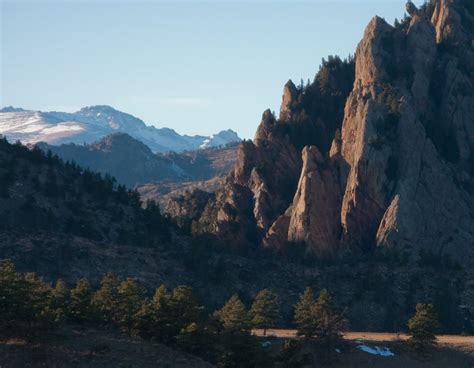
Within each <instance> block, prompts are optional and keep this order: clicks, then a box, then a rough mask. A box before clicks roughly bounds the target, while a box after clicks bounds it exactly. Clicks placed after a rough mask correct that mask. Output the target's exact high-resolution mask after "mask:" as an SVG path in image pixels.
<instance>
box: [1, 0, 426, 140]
mask: <svg viewBox="0 0 474 368" xmlns="http://www.w3.org/2000/svg"><path fill="white" fill-rule="evenodd" d="M415 3H416V4H417V5H420V3H422V0H418V1H415ZM404 9H405V0H313V1H310V0H307V1H298V0H292V1H281V0H278V1H276V0H275V1H271V0H253V1H250V0H246V1H228V0H221V1H176V0H175V1H164V0H155V1H131V0H129V1H121V0H115V1H112V0H95V1H84V0H61V1H60V0H56V1H47V2H45V1H38V0H36V1H34V0H0V39H1V42H0V106H1V107H3V106H9V105H13V106H15V107H23V108H25V109H32V110H43V111H52V110H55V111H68V112H73V111H76V110H78V109H80V108H81V107H83V106H90V105H111V106H113V107H115V108H116V109H118V110H121V111H125V112H128V113H131V114H133V115H135V116H137V117H139V118H141V119H142V120H144V121H145V122H146V123H147V124H149V125H154V126H156V127H169V128H173V129H175V130H176V131H178V132H179V133H181V134H183V133H186V134H203V135H209V134H212V133H216V132H218V131H220V130H223V129H229V128H230V129H233V130H235V131H237V132H238V133H239V135H240V136H241V137H242V138H252V137H253V135H254V133H255V130H256V127H257V125H258V123H259V122H260V118H261V115H262V112H263V111H264V110H265V109H267V108H270V109H271V110H275V111H278V110H279V107H280V102H281V95H282V90H283V85H284V84H285V83H286V81H287V80H288V79H292V80H293V81H294V82H295V83H296V84H298V83H299V81H300V80H301V79H304V80H305V81H306V80H307V79H308V78H309V79H311V80H313V78H314V75H315V74H316V72H317V70H318V68H319V65H320V64H321V59H322V58H323V57H327V56H328V55H340V56H341V57H346V56H347V55H349V54H350V53H354V51H355V49H356V46H357V43H358V42H359V41H360V39H361V37H362V35H363V32H364V28H365V26H366V25H367V23H368V22H369V21H370V19H371V18H372V17H373V16H374V15H379V16H381V17H384V18H385V19H386V20H387V21H389V22H391V23H392V22H393V20H394V19H395V18H396V17H397V18H401V17H403V14H404Z"/></svg>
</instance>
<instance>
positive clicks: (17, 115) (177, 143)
mask: <svg viewBox="0 0 474 368" xmlns="http://www.w3.org/2000/svg"><path fill="white" fill-rule="evenodd" d="M118 132H121V133H127V134H129V135H130V136H132V137H134V138H136V139H138V140H140V141H142V142H143V143H145V144H146V145H147V146H149V147H150V148H151V149H152V151H154V152H169V151H174V152H182V151H187V150H195V149H199V148H207V147H216V146H220V145H225V144H227V143H231V142H237V141H240V138H239V137H238V135H237V133H235V132H234V131H232V130H225V131H222V132H219V133H217V134H214V135H212V136H208V137H206V136H200V135H195V136H188V135H180V134H178V133H177V132H175V131H174V130H173V129H169V128H160V129H158V128H155V127H153V126H148V125H146V124H145V123H144V122H143V120H140V119H138V118H136V117H134V116H133V115H130V114H127V113H124V112H121V111H117V110H115V109H114V108H112V107H110V106H103V105H100V106H90V107H84V108H82V109H81V110H79V111H77V112H75V113H66V112H56V111H52V112H42V111H31V110H23V109H21V108H14V107H11V106H10V107H5V108H3V109H1V110H0V134H1V135H4V136H5V137H7V139H8V140H10V141H16V140H20V141H21V142H22V143H24V144H28V143H33V144H34V143H38V142H47V143H49V144H53V145H59V144H63V143H76V144H83V143H92V142H95V141H97V140H99V139H100V138H102V137H104V136H106V135H109V134H112V133H118Z"/></svg>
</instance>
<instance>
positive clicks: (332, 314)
mask: <svg viewBox="0 0 474 368" xmlns="http://www.w3.org/2000/svg"><path fill="white" fill-rule="evenodd" d="M313 315H314V319H315V320H316V338H317V339H318V340H319V342H321V343H322V344H323V345H324V346H325V347H326V351H332V348H333V347H334V345H335V344H336V343H338V342H339V341H340V340H341V339H342V334H341V331H342V330H343V329H344V328H345V327H346V323H345V320H344V319H343V318H342V316H341V315H339V314H338V313H337V312H336V309H335V307H334V304H333V302H332V298H331V296H330V295H329V292H328V291H327V290H326V289H322V290H321V292H320V293H319V297H318V299H317V301H316V303H315V304H314V307H313Z"/></svg>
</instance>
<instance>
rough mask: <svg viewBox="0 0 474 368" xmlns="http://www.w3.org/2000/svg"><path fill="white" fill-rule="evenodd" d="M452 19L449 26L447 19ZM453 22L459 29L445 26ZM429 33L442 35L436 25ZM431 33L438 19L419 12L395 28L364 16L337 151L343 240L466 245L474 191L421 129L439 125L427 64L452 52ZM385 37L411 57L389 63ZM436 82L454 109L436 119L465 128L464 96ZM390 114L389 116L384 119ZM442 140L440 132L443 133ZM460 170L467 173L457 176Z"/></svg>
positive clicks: (397, 52) (437, 247) (467, 248)
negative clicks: (342, 177)
mask: <svg viewBox="0 0 474 368" xmlns="http://www.w3.org/2000/svg"><path fill="white" fill-rule="evenodd" d="M442 3H445V2H443V1H441V2H439V3H438V5H437V8H439V7H440V6H441V4H442ZM439 12H440V13H442V11H440V10H439ZM448 13H449V11H448ZM436 17H437V16H436V14H435V16H434V18H436ZM435 23H436V22H435ZM450 27H454V28H456V26H455V25H454V24H451V26H450ZM437 28H439V27H438V26H437ZM441 28H443V27H441ZM445 28H446V27H444V28H443V29H445ZM448 28H449V27H448ZM453 32H454V33H457V32H458V30H451V31H450V32H449V33H450V34H451V33H453ZM436 33H437V34H438V35H439V29H436ZM399 39H400V40H401V42H399V41H398V40H399ZM437 39H438V41H439V40H440V39H439V36H438V38H437V37H436V34H435V27H433V25H432V24H431V23H430V22H429V21H428V20H427V19H426V18H424V17H421V16H418V15H417V14H415V15H414V16H413V17H412V19H411V21H410V23H409V24H407V25H405V26H403V27H402V28H400V29H393V28H392V27H390V26H389V25H388V24H386V23H385V22H384V21H383V20H381V19H378V18H375V19H374V20H373V21H372V22H371V23H370V24H369V26H368V28H367V30H366V33H365V36H364V40H363V41H362V42H361V44H360V45H359V48H358V51H357V55H358V57H357V62H356V83H355V84H354V91H353V92H352V94H351V96H350V97H349V99H348V102H347V105H346V113H345V119H344V124H343V130H342V141H343V143H342V147H343V148H342V156H343V158H344V159H345V160H346V162H347V163H348V164H349V165H350V173H349V176H348V181H347V187H346V192H345V195H344V200H343V205H342V211H341V221H342V225H343V228H344V241H345V242H347V243H351V242H356V243H358V244H359V245H360V244H362V245H363V246H364V245H367V246H370V245H375V244H376V245H378V246H390V247H392V248H396V249H399V250H402V249H419V248H425V249H430V251H433V252H435V253H437V254H439V253H445V252H447V253H449V254H450V255H451V256H453V257H455V258H457V259H458V260H459V261H461V260H462V258H464V261H466V260H467V258H466V254H472V253H473V249H472V244H473V240H474V237H473V235H474V230H473V229H474V216H473V213H472V210H470V208H473V207H472V206H473V203H474V202H473V196H472V194H470V192H469V190H467V191H466V190H465V187H466V185H467V182H470V179H467V177H466V175H464V174H462V173H461V174H460V171H462V169H461V166H456V162H452V163H449V162H447V160H445V159H443V158H442V157H441V156H442V154H443V152H442V149H441V147H436V144H437V143H438V144H439V143H440V142H437V141H436V139H431V138H430V137H429V134H428V133H429V130H431V131H433V130H435V131H436V130H439V129H442V127H440V126H438V124H440V123H439V120H437V119H436V114H433V113H432V111H436V109H437V108H438V106H437V104H436V101H433V97H432V96H431V95H430V92H431V91H430V86H432V83H433V79H432V78H436V73H434V70H435V69H434V68H435V65H437V66H439V63H440V61H441V60H443V59H445V58H446V57H448V58H449V57H450V56H447V55H446V54H445V53H444V52H443V49H441V51H437V49H439V47H438V48H437V47H436V40H437ZM387 40H388V41H387ZM384 45H385V47H384ZM387 45H389V46H390V47H389V50H390V53H389V54H388V55H391V57H392V58H394V59H395V60H404V59H405V60H407V62H408V64H407V65H405V66H402V69H400V68H398V69H397V70H394V71H391V70H390V69H389V68H390V66H391V65H390V63H389V62H388V61H387V59H386V56H387V54H386V52H387ZM404 70H405V71H406V70H407V71H409V74H408V75H407V73H406V72H405V73H403V71H404ZM444 70H445V71H446V68H445V69H444ZM448 70H449V67H448ZM459 73H462V71H459V70H458V71H457V73H454V74H453V79H454V80H455V75H456V74H459ZM387 77H388V78H387ZM463 77H464V78H465V77H466V75H465V73H464V74H463ZM453 79H452V80H453ZM452 80H451V83H452ZM468 82H469V83H471V80H468ZM454 83H456V82H454ZM448 85H449V83H448ZM440 87H441V88H443V89H444V88H445V87H446V86H444V87H443V86H440ZM472 91H473V89H472V87H470V88H469V89H468V90H467V93H468V96H466V99H467V101H469V100H470V99H472V95H473V92H472ZM438 92H440V95H441V96H442V98H441V104H440V105H439V106H441V111H444V110H446V109H448V110H449V109H452V110H451V111H456V112H457V114H458V115H457V114H456V113H453V114H450V115H448V114H444V117H445V120H444V121H443V123H441V124H449V126H450V129H449V130H448V131H452V129H453V128H454V127H455V126H456V124H460V125H461V124H462V125H463V126H464V127H465V128H467V127H469V128H467V129H456V128H454V134H455V136H457V133H456V132H457V131H463V134H465V132H466V131H467V132H468V131H469V130H470V129H472V128H473V127H474V123H473V120H472V114H471V115H470V114H469V113H468V112H469V108H468V106H466V105H465V104H464V101H465V98H464V97H463V98H452V93H451V92H450V90H449V89H448V90H443V91H438ZM387 97H388V98H387ZM471 108H472V104H471ZM389 122H391V123H396V126H395V127H390V126H387V123H389ZM456 122H458V123H456ZM379 124H382V127H383V129H380V126H379ZM388 129H393V132H392V133H393V134H390V135H388V134H387V133H388ZM427 129H428V131H427ZM447 141H448V137H444V141H443V142H442V143H443V144H444V145H446V143H447ZM450 144H454V146H455V145H456V143H455V142H450ZM465 146H466V153H465V154H464V156H468V155H469V156H470V155H471V154H472V153H471V152H470V149H468V148H467V147H469V144H466V145H465ZM471 147H472V145H471ZM450 148H451V149H453V148H455V147H450ZM461 160H462V157H461ZM455 161H456V160H455ZM460 177H464V185H463V184H462V183H463V179H460ZM443 193H444V194H443ZM447 193H449V195H447Z"/></svg>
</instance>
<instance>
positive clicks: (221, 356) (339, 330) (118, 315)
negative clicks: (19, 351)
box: [0, 260, 439, 368]
mask: <svg viewBox="0 0 474 368" xmlns="http://www.w3.org/2000/svg"><path fill="white" fill-rule="evenodd" d="M280 316H281V315H280V301H279V299H278V297H277V295H275V294H274V293H273V292H272V291H270V290H268V289H264V290H261V291H260V292H259V293H258V294H257V295H256V297H255V298H254V300H253V303H252V305H251V307H250V308H248V309H247V307H246V306H245V304H244V303H243V302H242V300H241V299H240V298H239V297H238V295H233V296H232V297H231V298H230V299H229V300H228V301H227V302H226V303H225V304H224V305H223V306H222V308H220V309H218V310H216V311H215V312H214V313H209V312H208V311H206V309H205V308H204V307H203V306H202V305H201V304H200V303H199V301H198V300H197V298H196V296H195V294H194V292H193V290H192V288H190V287H189V286H178V287H175V288H174V289H172V290H168V289H167V288H166V287H165V286H164V285H162V286H160V287H158V288H157V289H156V290H155V291H154V293H153V295H152V296H147V292H146V289H145V288H144V287H142V286H141V285H140V284H139V283H138V282H137V281H136V280H134V279H132V278H127V279H125V280H121V279H119V278H118V277H117V276H116V275H114V274H112V273H107V274H105V275H104V276H103V277H102V281H101V283H100V286H99V287H98V288H97V289H96V290H94V289H93V288H92V287H91V285H90V283H89V281H88V280H87V279H85V278H83V279H80V280H78V281H77V282H76V284H75V285H74V287H72V288H69V287H68V285H67V284H66V282H64V281H63V280H61V279H59V280H57V281H56V283H55V284H51V283H48V282H45V281H44V280H43V279H42V278H40V277H38V276H37V275H36V274H35V273H26V274H21V273H19V272H17V271H16V269H15V265H14V264H13V262H12V261H11V260H0V330H1V331H3V333H6V334H8V333H9V332H10V333H15V334H19V333H20V334H24V335H25V336H26V337H28V338H32V339H35V338H38V337H39V336H43V335H44V334H45V333H48V332H52V331H54V330H55V329H56V328H58V327H60V326H62V325H64V324H68V323H72V324H80V325H85V326H90V327H95V328H97V327H98V328H104V329H113V330H120V331H121V332H122V333H124V334H126V335H128V336H130V337H135V338H142V339H145V340H151V341H155V342H159V343H163V344H166V345H170V346H172V347H176V348H179V349H182V350H184V351H187V352H189V353H192V354H195V355H198V356H200V357H202V358H203V359H205V360H207V361H209V362H212V363H214V364H216V365H217V366H218V367H222V368H225V367H272V366H274V364H275V363H276V362H280V363H282V364H284V366H288V367H299V366H304V365H305V364H307V363H308V362H310V361H311V359H312V358H311V355H308V354H307V355H304V354H302V353H301V348H302V345H303V344H304V342H305V341H311V343H312V345H313V346H314V348H315V349H316V350H318V352H319V353H320V354H323V355H327V356H330V355H331V353H332V352H334V351H335V349H336V348H337V347H340V346H343V344H344V343H343V339H342V338H343V332H344V331H346V330H347V327H348V325H347V321H346V320H345V319H344V317H343V316H342V314H341V313H339V312H338V310H337V308H336V306H335V304H334V303H333V300H332V298H331V296H330V294H329V292H328V291H327V290H326V289H323V290H321V292H320V293H319V296H318V297H317V298H316V297H315V295H314V294H313V291H312V290H311V289H310V288H306V290H305V291H304V292H303V293H302V294H301V295H300V299H299V301H298V303H296V305H295V306H294V323H295V325H296V327H297V331H298V332H297V333H298V336H301V337H302V339H301V340H289V341H287V342H285V344H284V345H283V347H282V349H281V352H280V353H279V354H278V355H277V356H275V355H274V354H271V351H270V350H271V349H268V347H267V346H265V344H262V342H261V341H262V340H261V339H260V340H259V338H257V337H256V336H255V335H254V334H253V333H252V330H253V329H261V330H262V331H263V335H266V332H267V329H269V328H272V327H275V326H277V325H278V323H279V322H280ZM408 325H409V329H410V333H411V335H412V338H411V342H412V343H413V345H414V346H416V347H417V348H419V349H423V348H425V347H426V346H431V345H433V344H434V343H435V341H436V337H435V332H436V331H437V329H438V328H439V326H438V322H437V317H436V313H435V311H434V309H433V306H432V305H427V304H420V305H418V306H417V309H416V314H415V316H414V317H413V318H412V319H411V320H410V321H409V324H408Z"/></svg>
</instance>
